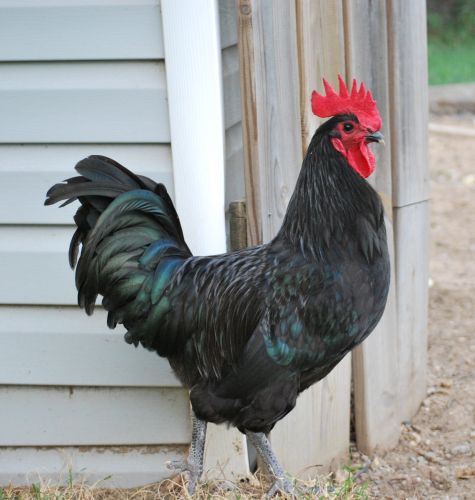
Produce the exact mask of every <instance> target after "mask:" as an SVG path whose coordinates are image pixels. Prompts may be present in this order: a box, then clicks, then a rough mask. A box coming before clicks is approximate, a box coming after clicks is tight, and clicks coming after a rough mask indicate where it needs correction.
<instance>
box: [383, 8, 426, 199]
mask: <svg viewBox="0 0 475 500" xmlns="http://www.w3.org/2000/svg"><path fill="white" fill-rule="evenodd" d="M387 6H388V7H387V20H388V48H389V51H388V63H389V76H390V78H389V83H390V85H389V92H390V100H391V142H392V145H393V147H392V148H391V160H392V164H393V202H394V206H395V207H401V206H405V205H409V204H411V203H417V202H420V201H424V200H427V199H428V198H429V166H428V157H427V141H428V132H427V123H428V113H429V106H428V86H427V85H428V81H427V36H426V2H425V1H424V0H415V1H413V2H399V1H395V0H388V1H387Z"/></svg>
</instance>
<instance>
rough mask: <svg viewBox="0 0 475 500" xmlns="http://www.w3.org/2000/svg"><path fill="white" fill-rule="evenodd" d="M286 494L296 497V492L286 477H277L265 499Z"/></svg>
mask: <svg viewBox="0 0 475 500" xmlns="http://www.w3.org/2000/svg"><path fill="white" fill-rule="evenodd" d="M279 492H280V493H287V494H288V495H291V496H293V497H297V491H296V489H295V488H294V485H293V484H292V483H291V482H290V481H289V479H288V478H286V477H278V478H276V480H275V481H274V483H273V484H272V486H271V487H270V489H269V491H268V492H267V493H266V498H272V497H273V496H274V495H275V494H276V493H279Z"/></svg>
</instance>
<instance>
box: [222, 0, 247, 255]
mask: <svg viewBox="0 0 475 500" xmlns="http://www.w3.org/2000/svg"><path fill="white" fill-rule="evenodd" d="M219 13H220V28H221V47H222V66H223V99H224V124H225V128H226V134H225V155H226V172H225V174H226V175H225V182H226V189H225V197H226V199H225V202H226V208H227V207H228V206H229V203H231V202H233V201H241V200H244V199H245V196H246V192H245V181H244V153H243V139H242V123H241V90H240V84H241V82H240V73H239V50H238V45H237V43H238V33H237V13H236V2H235V0H223V1H220V2H219ZM228 233H229V231H228ZM228 245H229V234H228Z"/></svg>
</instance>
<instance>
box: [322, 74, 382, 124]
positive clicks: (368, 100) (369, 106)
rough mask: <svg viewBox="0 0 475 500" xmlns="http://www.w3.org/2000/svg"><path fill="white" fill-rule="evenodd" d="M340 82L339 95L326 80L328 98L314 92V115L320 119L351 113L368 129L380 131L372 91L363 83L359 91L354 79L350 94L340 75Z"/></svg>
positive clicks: (324, 81)
mask: <svg viewBox="0 0 475 500" xmlns="http://www.w3.org/2000/svg"><path fill="white" fill-rule="evenodd" d="M338 81H339V82H340V94H339V95H338V94H337V93H336V92H335V91H334V90H333V88H332V86H331V85H330V84H329V83H328V82H327V81H326V80H325V78H324V79H323V86H324V87H325V92H326V96H323V95H321V94H319V93H318V92H316V91H315V90H314V91H313V93H312V111H313V114H315V115H317V116H319V117H320V118H327V117H329V116H335V115H339V114H342V113H351V114H353V115H356V117H357V118H358V120H359V122H360V123H361V124H362V125H363V126H365V127H366V128H369V129H371V130H372V131H373V132H375V131H377V130H379V129H380V128H381V117H380V116H379V111H378V107H377V106H376V101H375V100H374V99H373V96H372V95H371V91H370V90H368V91H366V88H365V86H364V83H363V82H361V86H360V88H359V90H358V84H357V83H356V80H355V79H353V86H352V87H351V93H348V88H347V87H346V84H345V82H344V80H343V78H342V77H341V75H338Z"/></svg>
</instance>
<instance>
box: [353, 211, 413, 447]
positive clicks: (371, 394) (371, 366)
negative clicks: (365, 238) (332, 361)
mask: <svg viewBox="0 0 475 500" xmlns="http://www.w3.org/2000/svg"><path fill="white" fill-rule="evenodd" d="M386 230H387V234H388V245H389V247H390V249H391V255H394V240H393V225H392V222H391V221H390V220H389V218H386ZM392 264H393V265H392V269H391V283H392V285H391V287H390V290H389V296H388V302H387V304H386V311H385V313H384V314H383V317H382V318H381V320H380V322H379V323H378V325H377V327H376V328H375V329H374V331H373V333H371V335H370V336H369V337H368V338H367V339H366V340H365V341H364V343H363V344H362V345H360V346H359V347H357V348H356V349H355V350H354V351H353V390H354V398H353V400H354V412H355V431H356V440H357V445H358V448H359V449H360V450H361V451H362V452H363V453H367V454H371V453H373V452H374V451H375V450H376V449H380V450H383V449H388V448H391V447H392V446H395V445H396V444H397V441H398V439H399V433H400V426H401V421H402V419H403V418H402V412H401V403H402V400H403V399H404V398H405V394H404V393H403V392H401V385H400V378H399V363H400V356H399V350H400V345H399V338H398V335H397V303H396V274H395V272H394V271H395V269H394V259H393V262H392Z"/></svg>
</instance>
